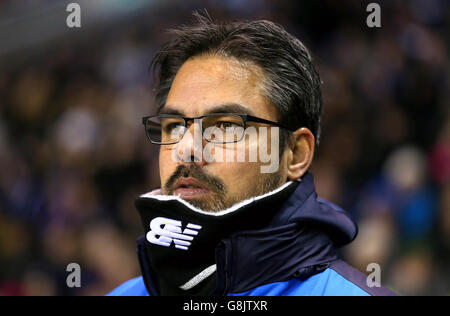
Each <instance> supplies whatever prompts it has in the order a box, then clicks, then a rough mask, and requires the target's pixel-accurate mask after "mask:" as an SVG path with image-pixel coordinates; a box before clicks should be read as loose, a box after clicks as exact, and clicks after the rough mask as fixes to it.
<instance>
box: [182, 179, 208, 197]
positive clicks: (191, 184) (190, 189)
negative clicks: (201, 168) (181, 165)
mask: <svg viewBox="0 0 450 316" xmlns="http://www.w3.org/2000/svg"><path fill="white" fill-rule="evenodd" d="M174 188H175V190H174V193H175V195H180V197H181V198H183V199H185V198H194V197H198V196H201V195H203V194H207V193H209V192H210V190H209V189H208V188H206V186H205V185H204V184H202V183H201V182H200V181H198V180H196V179H194V178H192V177H188V178H180V179H178V180H177V181H176V182H175V186H174Z"/></svg>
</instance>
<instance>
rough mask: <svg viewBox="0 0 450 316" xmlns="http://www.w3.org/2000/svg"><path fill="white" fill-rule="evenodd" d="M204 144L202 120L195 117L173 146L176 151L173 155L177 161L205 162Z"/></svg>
mask: <svg viewBox="0 0 450 316" xmlns="http://www.w3.org/2000/svg"><path fill="white" fill-rule="evenodd" d="M203 145H204V140H203V136H202V129H201V124H200V120H198V119H195V120H194V122H193V123H192V124H190V125H188V129H187V130H186V132H185V133H184V136H183V138H182V139H181V140H180V141H179V142H178V143H177V144H175V147H174V148H173V150H174V151H175V153H174V155H172V156H173V157H175V159H176V162H180V163H186V162H194V163H198V164H204V163H205V161H204V159H203Z"/></svg>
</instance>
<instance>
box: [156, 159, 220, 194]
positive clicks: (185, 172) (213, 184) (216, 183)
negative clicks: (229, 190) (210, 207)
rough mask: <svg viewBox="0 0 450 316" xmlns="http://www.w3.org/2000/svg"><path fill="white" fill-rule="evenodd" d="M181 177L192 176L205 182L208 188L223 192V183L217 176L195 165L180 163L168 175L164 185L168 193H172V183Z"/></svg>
mask: <svg viewBox="0 0 450 316" xmlns="http://www.w3.org/2000/svg"><path fill="white" fill-rule="evenodd" d="M181 177H185V178H188V177H192V178H194V179H196V180H198V181H200V182H201V183H203V184H205V185H206V186H207V187H208V189H211V190H212V191H214V192H216V193H218V194H225V193H226V187H225V184H224V183H223V182H222V181H221V180H220V179H219V178H217V177H214V176H212V175H209V174H207V173H206V172H204V171H203V170H202V169H201V168H200V167H199V166H197V165H180V166H178V167H177V169H175V171H174V173H173V174H172V175H171V176H170V177H169V179H168V180H167V181H166V184H165V185H164V189H165V191H166V192H167V193H168V194H173V191H174V188H173V186H174V184H175V182H176V181H177V180H178V178H181Z"/></svg>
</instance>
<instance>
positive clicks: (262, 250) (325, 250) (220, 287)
mask: <svg viewBox="0 0 450 316" xmlns="http://www.w3.org/2000/svg"><path fill="white" fill-rule="evenodd" d="M356 235H357V226H356V224H355V223H354V221H353V220H352V219H351V218H350V217H349V215H348V214H347V213H346V212H344V211H343V210H342V209H340V208H339V207H337V206H336V205H334V204H332V203H330V202H328V201H326V200H323V199H321V198H318V197H317V194H316V192H315V188H314V182H313V177H312V175H311V174H310V173H307V174H306V175H305V176H304V177H303V178H302V181H301V182H300V184H299V185H298V187H297V188H296V190H295V191H294V192H293V193H292V194H291V196H290V197H289V198H288V199H287V201H286V202H285V203H284V204H283V205H282V206H281V207H280V210H279V211H278V212H276V215H275V218H274V219H273V221H272V224H271V225H270V227H267V228H265V229H262V230H256V231H245V232H241V233H237V234H233V235H232V236H230V237H229V238H227V239H224V240H222V242H221V243H220V245H218V246H217V249H216V260H217V262H216V265H217V271H216V273H217V288H216V291H215V292H214V294H217V295H228V296H300V295H301V296H304V295H312V296H325V295H332V296H336V295H339V296H370V295H393V294H394V293H393V292H391V291H389V290H387V289H385V288H383V287H369V286H368V285H367V277H366V276H365V275H364V274H362V273H361V272H359V271H358V270H356V269H354V268H352V267H351V266H349V265H348V264H347V263H345V262H344V261H343V260H341V259H340V258H339V256H338V254H337V251H336V249H337V248H339V247H341V246H343V245H345V244H348V243H349V242H351V241H352V240H353V239H354V238H355V237H356ZM145 242H146V240H145V238H144V237H141V238H139V240H138V248H137V250H138V256H139V261H140V265H141V270H142V276H140V277H137V278H134V279H132V280H129V281H127V282H125V283H124V284H122V285H120V286H119V287H118V288H116V289H115V290H113V291H112V292H110V293H109V294H108V295H109V296H148V295H149V293H150V294H151V295H158V293H157V290H156V289H154V288H153V287H152V283H153V282H152V279H153V277H152V276H154V274H155V273H157V271H153V270H152V269H151V267H150V265H149V263H148V260H146V258H145V256H144V255H142V254H143V248H144V247H145Z"/></svg>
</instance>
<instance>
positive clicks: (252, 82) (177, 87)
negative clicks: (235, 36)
mask: <svg viewBox="0 0 450 316" xmlns="http://www.w3.org/2000/svg"><path fill="white" fill-rule="evenodd" d="M263 83H264V75H263V72H262V70H261V69H260V68H259V67H257V66H255V65H253V64H250V63H242V62H238V61H236V60H235V59H232V58H227V57H220V56H200V57H195V58H193V59H189V60H188V61H186V62H185V63H184V64H183V65H182V66H181V68H180V69H179V71H178V73H177V75H176V76H175V78H174V81H173V83H172V87H171V89H170V91H169V94H168V96H167V101H166V104H165V106H164V108H163V111H168V110H169V111H175V112H179V113H181V114H183V115H185V116H190V117H194V116H201V115H203V114H206V113H208V112H209V111H211V110H213V109H214V108H215V107H220V106H222V105H224V104H235V105H240V106H241V108H242V109H245V110H246V112H247V113H249V114H254V115H260V116H263V117H266V118H271V119H273V118H274V115H275V116H276V110H275V107H274V106H273V105H272V104H271V103H270V102H269V101H268V100H267V98H266V97H264V96H263Z"/></svg>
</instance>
